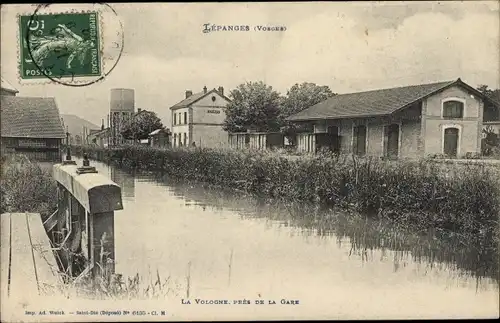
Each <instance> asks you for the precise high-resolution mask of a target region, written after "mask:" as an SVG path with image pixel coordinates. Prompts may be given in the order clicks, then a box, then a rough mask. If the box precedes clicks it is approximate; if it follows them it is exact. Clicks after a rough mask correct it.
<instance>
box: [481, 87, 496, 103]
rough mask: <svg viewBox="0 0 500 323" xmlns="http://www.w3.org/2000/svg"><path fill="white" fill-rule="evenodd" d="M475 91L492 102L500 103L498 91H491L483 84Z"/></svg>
mask: <svg viewBox="0 0 500 323" xmlns="http://www.w3.org/2000/svg"><path fill="white" fill-rule="evenodd" d="M477 89H478V90H479V92H481V93H483V94H484V95H486V96H487V97H489V98H490V99H492V100H493V101H496V102H498V103H500V89H495V90H492V89H490V88H489V87H488V85H485V84H482V85H479V86H478V87H477Z"/></svg>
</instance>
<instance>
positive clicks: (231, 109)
mask: <svg viewBox="0 0 500 323" xmlns="http://www.w3.org/2000/svg"><path fill="white" fill-rule="evenodd" d="M229 97H230V99H231V102H230V103H229V104H228V105H227V107H226V119H225V120H224V125H223V128H224V130H225V131H228V132H244V131H247V130H248V129H250V128H253V129H256V130H258V131H278V130H279V127H280V119H279V118H280V104H281V97H280V94H279V93H278V92H276V91H274V90H273V88H272V87H271V86H268V85H266V84H265V83H264V82H262V81H261V82H247V83H244V84H240V85H238V86H237V87H236V89H234V90H232V91H231V93H230V95H229Z"/></svg>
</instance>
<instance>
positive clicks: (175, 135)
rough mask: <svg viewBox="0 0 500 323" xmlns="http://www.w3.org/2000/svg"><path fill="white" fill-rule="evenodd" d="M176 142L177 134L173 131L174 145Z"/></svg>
mask: <svg viewBox="0 0 500 323" xmlns="http://www.w3.org/2000/svg"><path fill="white" fill-rule="evenodd" d="M176 144H177V134H176V133H174V147H175V145H176Z"/></svg>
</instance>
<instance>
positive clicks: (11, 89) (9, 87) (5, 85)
mask: <svg viewBox="0 0 500 323" xmlns="http://www.w3.org/2000/svg"><path fill="white" fill-rule="evenodd" d="M1 79H2V83H1V87H2V89H4V90H7V91H9V92H14V93H18V92H19V91H18V90H16V88H15V87H14V86H12V84H10V83H9V82H7V80H4V78H3V77H2V78H1Z"/></svg>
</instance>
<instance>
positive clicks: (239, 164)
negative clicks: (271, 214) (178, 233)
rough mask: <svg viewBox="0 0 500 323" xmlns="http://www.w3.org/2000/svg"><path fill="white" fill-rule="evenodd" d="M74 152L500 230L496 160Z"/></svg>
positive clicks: (462, 228)
mask: <svg viewBox="0 0 500 323" xmlns="http://www.w3.org/2000/svg"><path fill="white" fill-rule="evenodd" d="M72 151H73V152H75V153H76V154H77V155H82V154H83V153H87V154H88V155H89V157H90V158H94V159H96V160H100V161H105V162H115V163H117V164H119V165H120V166H121V167H124V168H135V169H142V170H147V171H153V172H158V173H159V174H161V175H163V176H168V177H171V178H181V179H183V180H194V181H200V182H205V183H208V184H211V185H216V186H223V187H228V188H232V189H235V190H240V191H245V192H250V193H254V194H257V195H261V196H266V197H269V198H278V199H285V200H291V201H312V202H318V203H320V204H322V205H327V206H334V207H340V208H343V209H347V210H352V211H354V212H357V213H360V214H364V215H366V216H367V217H371V218H379V219H385V220H391V221H395V222H398V223H404V224H405V225H406V226H408V227H411V228H412V229H413V230H418V231H428V230H431V229H432V230H434V229H436V228H438V229H440V230H441V231H444V232H448V233H449V234H450V235H453V234H454V233H460V234H462V235H465V236H467V237H470V238H471V239H474V240H482V241H485V242H498V240H499V236H500V234H499V229H498V228H499V218H500V179H499V178H500V170H498V169H495V168H493V167H485V166H482V165H468V164H465V165H453V164H451V165H450V164H447V165H446V166H444V165H442V164H438V163H436V162H433V161H428V160H420V161H382V160H379V159H372V158H357V157H353V156H335V155H328V154H320V155H315V156H308V157H306V156H301V157H294V158H290V157H288V156H286V155H283V154H281V153H275V152H274V153H273V152H266V151H246V150H229V149H207V148H196V147H189V148H168V149H159V148H151V147H144V146H124V147H120V148H114V149H105V148H99V147H86V146H83V147H80V146H78V147H74V148H73V149H72ZM497 244H498V243H492V245H497Z"/></svg>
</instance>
